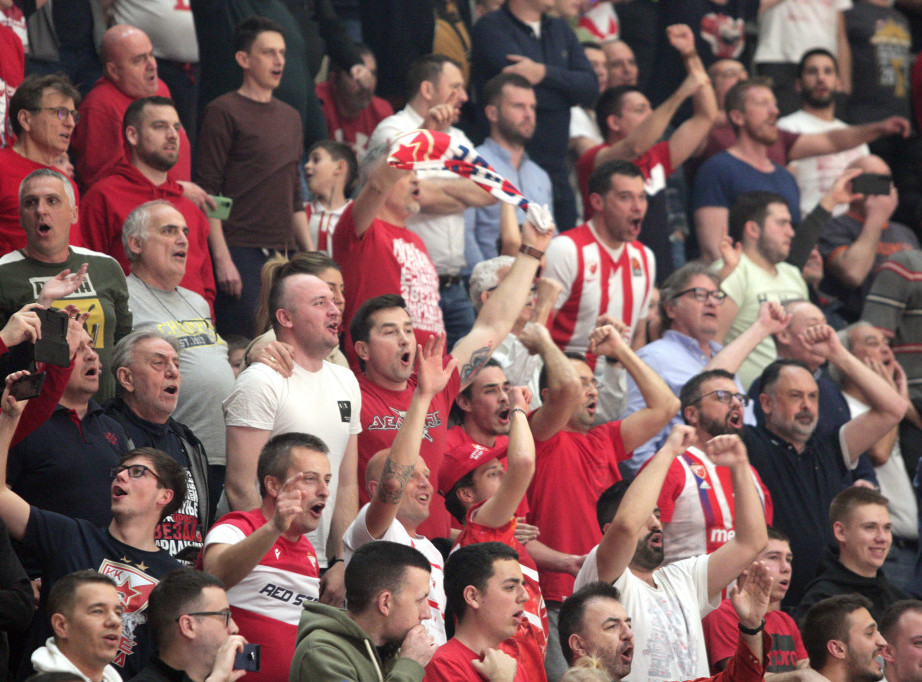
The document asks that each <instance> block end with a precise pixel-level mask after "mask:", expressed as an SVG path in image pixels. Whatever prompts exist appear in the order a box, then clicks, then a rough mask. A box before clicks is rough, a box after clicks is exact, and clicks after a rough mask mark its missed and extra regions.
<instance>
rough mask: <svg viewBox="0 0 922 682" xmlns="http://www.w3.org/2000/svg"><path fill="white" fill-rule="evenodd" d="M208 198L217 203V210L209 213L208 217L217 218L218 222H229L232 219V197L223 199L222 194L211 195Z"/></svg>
mask: <svg viewBox="0 0 922 682" xmlns="http://www.w3.org/2000/svg"><path fill="white" fill-rule="evenodd" d="M208 196H210V197H211V198H212V199H213V200H214V203H215V208H214V209H212V210H210V211H208V217H209V218H217V219H218V220H227V219H228V218H229V217H230V212H231V207H232V206H233V205H234V200H233V199H231V198H230V197H222V196H221V195H220V194H218V195H214V194H209V195H208Z"/></svg>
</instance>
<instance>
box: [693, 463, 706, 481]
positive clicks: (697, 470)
mask: <svg viewBox="0 0 922 682" xmlns="http://www.w3.org/2000/svg"><path fill="white" fill-rule="evenodd" d="M688 468H689V469H691V470H692V473H693V474H694V475H695V476H697V477H698V478H707V476H708V471H707V469H705V468H704V465H703V464H697V463H695V464H691V465H689V467H688Z"/></svg>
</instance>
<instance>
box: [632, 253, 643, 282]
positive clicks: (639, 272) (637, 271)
mask: <svg viewBox="0 0 922 682" xmlns="http://www.w3.org/2000/svg"><path fill="white" fill-rule="evenodd" d="M631 276H632V277H643V268H642V267H640V261H639V260H637V257H636V256H631Z"/></svg>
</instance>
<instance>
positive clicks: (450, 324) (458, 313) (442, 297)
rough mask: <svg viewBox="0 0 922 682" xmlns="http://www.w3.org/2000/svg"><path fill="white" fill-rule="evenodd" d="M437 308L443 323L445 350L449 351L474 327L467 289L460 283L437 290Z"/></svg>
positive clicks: (471, 304)
mask: <svg viewBox="0 0 922 682" xmlns="http://www.w3.org/2000/svg"><path fill="white" fill-rule="evenodd" d="M439 307H440V308H441V309H442V319H443V320H444V321H445V335H446V336H447V349H448V350H451V349H452V348H454V347H455V344H456V343H457V342H458V341H460V340H461V339H462V338H463V337H465V336H467V335H468V333H470V331H471V327H473V326H474V317H475V316H474V304H473V303H471V297H470V294H468V293H467V287H466V286H464V284H463V283H461V284H454V285H452V286H450V287H443V288H441V289H439Z"/></svg>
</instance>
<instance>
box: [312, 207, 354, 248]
mask: <svg viewBox="0 0 922 682" xmlns="http://www.w3.org/2000/svg"><path fill="white" fill-rule="evenodd" d="M351 203H352V199H350V200H349V201H347V202H346V203H345V204H343V205H342V206H340V207H339V208H336V209H332V210H331V209H328V208H324V207H323V206H322V205H321V203H320V202H319V201H317V200H316V199H315V200H314V201H309V202H307V203H306V204H304V211H305V212H306V213H307V229H309V230H310V232H311V239H313V240H314V248H315V249H317V250H318V251H320V252H321V253H325V254H326V255H328V256H329V257H330V258H332V257H333V231H334V230H335V229H336V223H338V222H339V219H340V217H342V214H343V211H345V210H346V206H348V205H349V204H351Z"/></svg>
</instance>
